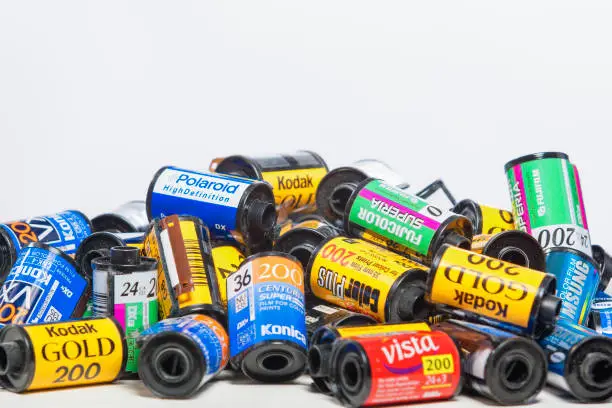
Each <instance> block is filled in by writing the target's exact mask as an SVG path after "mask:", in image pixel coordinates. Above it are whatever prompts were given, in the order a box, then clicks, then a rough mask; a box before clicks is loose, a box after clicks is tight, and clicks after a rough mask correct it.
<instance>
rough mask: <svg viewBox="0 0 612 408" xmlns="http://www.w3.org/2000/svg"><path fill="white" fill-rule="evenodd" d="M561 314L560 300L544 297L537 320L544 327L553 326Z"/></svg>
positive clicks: (552, 296) (550, 296)
mask: <svg viewBox="0 0 612 408" xmlns="http://www.w3.org/2000/svg"><path fill="white" fill-rule="evenodd" d="M560 312H561V299H560V298H558V297H557V296H554V295H546V296H544V297H543V298H542V302H541V303H540V313H539V314H538V320H539V321H540V323H542V324H544V325H554V324H555V322H556V321H557V317H558V316H559V313H560Z"/></svg>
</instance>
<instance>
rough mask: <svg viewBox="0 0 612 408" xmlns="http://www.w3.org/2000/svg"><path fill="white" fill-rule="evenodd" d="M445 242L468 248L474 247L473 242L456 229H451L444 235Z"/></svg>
mask: <svg viewBox="0 0 612 408" xmlns="http://www.w3.org/2000/svg"><path fill="white" fill-rule="evenodd" d="M444 243H445V244H449V245H452V246H456V247H459V248H462V249H468V250H469V249H470V248H471V247H472V243H471V241H470V240H469V239H467V238H466V237H464V236H463V235H461V234H458V233H456V232H455V231H450V232H449V233H448V234H446V235H445V236H444Z"/></svg>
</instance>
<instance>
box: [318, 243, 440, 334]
mask: <svg viewBox="0 0 612 408" xmlns="http://www.w3.org/2000/svg"><path fill="white" fill-rule="evenodd" d="M427 275H428V268H426V267H425V266H423V265H421V264H419V263H417V262H414V261H411V260H409V259H407V258H404V257H403V256H401V255H398V254H396V253H394V252H391V251H388V250H386V249H385V248H381V247H379V246H377V245H374V244H372V243H369V242H367V241H364V240H361V239H355V238H347V237H342V236H339V237H335V238H331V239H328V240H327V241H325V242H323V244H321V245H320V246H319V248H318V249H317V250H316V251H315V253H314V254H313V256H312V258H311V260H310V264H309V265H308V268H307V273H306V278H307V282H308V285H307V286H308V289H309V290H308V293H309V294H312V295H314V296H316V297H317V298H319V299H322V300H325V301H326V302H329V303H332V304H334V305H338V306H340V307H343V308H346V309H349V310H352V311H355V312H358V313H362V314H365V315H368V316H371V317H373V318H374V319H376V320H377V321H379V322H381V323H382V322H400V321H411V320H423V319H425V318H426V317H427V315H428V314H429V312H430V311H431V308H432V306H431V305H430V304H429V303H427V301H426V300H425V291H426V283H425V281H426V279H427Z"/></svg>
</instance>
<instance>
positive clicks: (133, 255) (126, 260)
mask: <svg viewBox="0 0 612 408" xmlns="http://www.w3.org/2000/svg"><path fill="white" fill-rule="evenodd" d="M110 260H111V263H112V264H113V265H138V264H139V263H140V251H139V250H138V248H134V247H113V248H111V250H110Z"/></svg>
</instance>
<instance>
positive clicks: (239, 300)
mask: <svg viewBox="0 0 612 408" xmlns="http://www.w3.org/2000/svg"><path fill="white" fill-rule="evenodd" d="M248 296H249V293H248V291H246V290H245V291H244V292H242V293H241V294H239V295H237V296H236V313H239V312H240V311H242V310H244V309H246V308H247V307H248V306H249V297H248Z"/></svg>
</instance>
